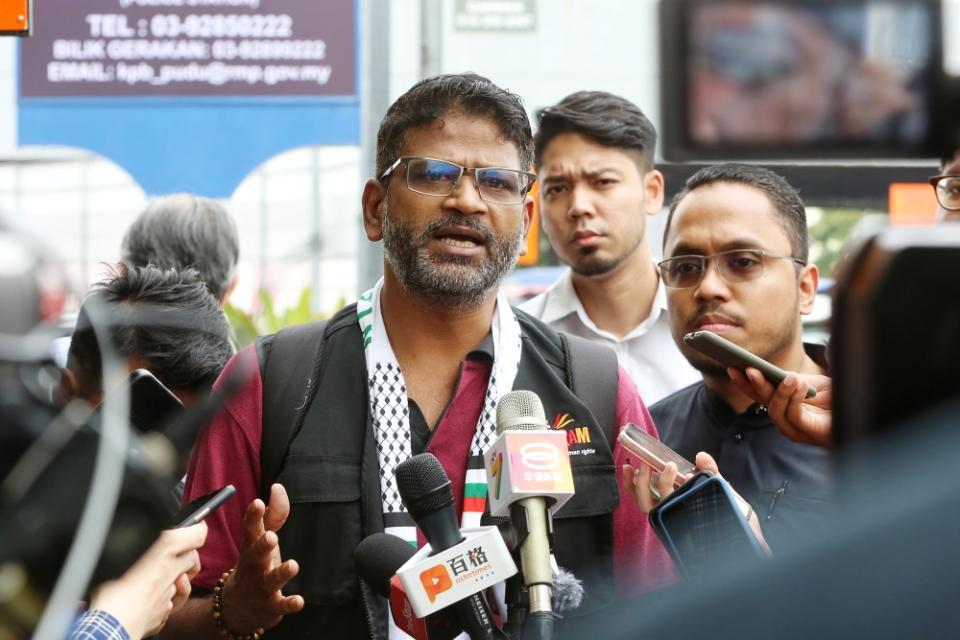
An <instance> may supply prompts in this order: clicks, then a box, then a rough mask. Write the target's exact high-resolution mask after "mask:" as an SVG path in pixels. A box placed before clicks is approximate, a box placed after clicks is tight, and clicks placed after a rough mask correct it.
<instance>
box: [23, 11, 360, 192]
mask: <svg viewBox="0 0 960 640" xmlns="http://www.w3.org/2000/svg"><path fill="white" fill-rule="evenodd" d="M35 7H36V10H35V12H34V32H33V37H31V38H29V39H26V40H24V41H22V42H21V45H20V53H19V65H18V68H19V82H18V86H19V123H18V128H19V143H20V144H21V145H65V146H73V147H81V148H84V149H89V150H90V151H93V152H96V153H98V154H100V155H102V156H104V157H106V158H109V159H111V160H112V161H114V162H116V163H117V164H118V165H120V166H121V167H123V168H124V169H125V170H126V171H128V172H129V173H130V175H131V176H132V177H133V178H134V180H136V181H137V182H138V183H139V184H140V186H141V187H142V188H143V189H144V191H146V192H147V193H148V194H162V193H170V192H174V191H190V192H193V193H199V194H203V195H207V196H211V197H226V196H229V195H230V194H231V193H232V192H233V191H234V189H235V188H236V186H237V185H238V184H239V182H240V181H241V180H242V179H243V178H244V177H245V176H247V175H248V174H249V173H250V172H251V171H252V170H253V169H254V168H256V167H257V166H258V165H259V164H261V163H262V162H264V161H265V160H266V159H268V158H270V157H271V156H274V155H276V154H278V153H280V152H282V151H285V150H287V149H291V148H295V147H299V146H304V145H356V144H359V132H360V115H359V99H358V97H357V93H358V92H357V86H358V84H359V82H358V73H359V64H358V54H357V52H358V48H359V47H358V35H357V29H358V26H357V25H358V16H357V7H356V3H355V0H323V1H322V2H303V1H302V0H84V2H76V0H44V2H40V3H37V4H36V5H35Z"/></svg>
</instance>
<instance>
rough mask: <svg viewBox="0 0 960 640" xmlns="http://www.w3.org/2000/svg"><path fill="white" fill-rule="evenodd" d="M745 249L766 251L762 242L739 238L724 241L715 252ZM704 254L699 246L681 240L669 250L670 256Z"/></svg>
mask: <svg viewBox="0 0 960 640" xmlns="http://www.w3.org/2000/svg"><path fill="white" fill-rule="evenodd" d="M738 249H740V250H745V249H759V250H760V251H768V249H766V248H765V247H764V245H763V243H762V242H758V241H757V240H752V239H739V240H730V241H729V242H725V243H723V244H722V245H720V247H719V248H718V250H717V251H716V253H722V252H724V251H736V250H738ZM701 255H705V254H704V253H703V249H702V248H701V247H698V246H695V245H692V244H688V243H685V242H681V243H680V244H678V245H677V246H675V247H674V248H673V250H672V251H671V252H670V256H668V257H671V256H701Z"/></svg>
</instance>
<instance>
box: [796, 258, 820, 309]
mask: <svg viewBox="0 0 960 640" xmlns="http://www.w3.org/2000/svg"><path fill="white" fill-rule="evenodd" d="M819 284H820V271H819V270H818V269H817V265H815V264H808V265H807V266H805V267H803V268H802V269H801V270H800V280H799V282H798V285H799V287H800V305H799V306H800V315H802V316H805V315H808V314H809V313H810V312H811V311H813V303H814V301H815V300H816V299H817V286H818V285H819Z"/></svg>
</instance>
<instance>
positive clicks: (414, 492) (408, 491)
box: [396, 453, 453, 517]
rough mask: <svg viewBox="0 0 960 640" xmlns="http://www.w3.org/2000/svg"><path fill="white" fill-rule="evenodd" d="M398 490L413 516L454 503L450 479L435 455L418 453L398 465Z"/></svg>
mask: <svg viewBox="0 0 960 640" xmlns="http://www.w3.org/2000/svg"><path fill="white" fill-rule="evenodd" d="M396 479H397V489H398V490H399V492H400V497H401V498H402V499H403V504H405V505H406V506H407V510H408V511H409V512H410V513H411V515H413V516H414V517H416V516H419V515H421V514H428V513H431V512H433V511H436V510H437V509H440V508H442V507H445V506H447V505H449V504H453V492H452V491H451V490H450V478H448V477H447V472H446V471H444V470H443V466H442V465H441V464H440V461H439V460H437V458H436V456H434V455H433V454H432V453H419V454H417V455H415V456H413V457H412V458H409V459H407V460H404V461H403V462H401V463H400V464H398V465H397V471H396Z"/></svg>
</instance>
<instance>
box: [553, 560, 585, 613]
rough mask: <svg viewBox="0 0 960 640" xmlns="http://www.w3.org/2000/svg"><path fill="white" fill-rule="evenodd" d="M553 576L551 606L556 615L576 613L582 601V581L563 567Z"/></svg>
mask: <svg viewBox="0 0 960 640" xmlns="http://www.w3.org/2000/svg"><path fill="white" fill-rule="evenodd" d="M557 569H558V570H557V571H556V572H554V574H553V594H552V598H551V603H550V604H551V606H552V607H553V612H554V613H556V614H557V615H561V616H562V615H566V614H568V613H571V612H573V611H576V610H577V608H578V607H579V606H580V603H581V602H582V601H583V581H582V580H580V578H578V577H577V576H575V575H573V574H572V573H570V572H569V571H567V570H566V569H564V568H563V567H557Z"/></svg>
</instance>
